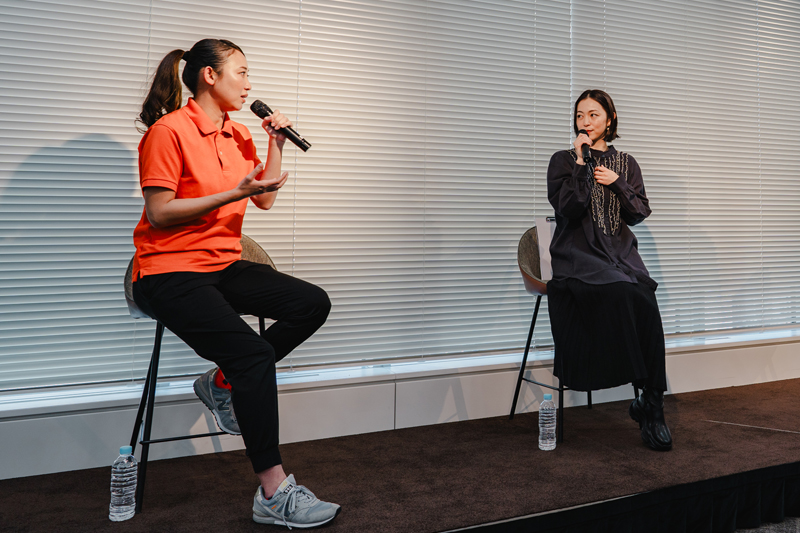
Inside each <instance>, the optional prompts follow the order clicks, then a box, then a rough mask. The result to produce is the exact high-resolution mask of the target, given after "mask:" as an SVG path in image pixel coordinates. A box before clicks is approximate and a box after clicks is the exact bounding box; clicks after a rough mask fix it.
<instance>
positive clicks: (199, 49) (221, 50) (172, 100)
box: [136, 39, 244, 133]
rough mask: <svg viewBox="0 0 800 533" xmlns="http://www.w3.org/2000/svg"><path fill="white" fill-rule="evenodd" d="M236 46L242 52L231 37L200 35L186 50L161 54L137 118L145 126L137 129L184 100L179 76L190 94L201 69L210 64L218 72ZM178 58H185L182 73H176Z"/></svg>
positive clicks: (170, 110) (179, 105) (194, 90)
mask: <svg viewBox="0 0 800 533" xmlns="http://www.w3.org/2000/svg"><path fill="white" fill-rule="evenodd" d="M237 50H238V51H239V52H242V49H241V48H239V47H238V46H236V45H235V44H233V43H232V42H230V41H225V40H222V39H203V40H202V41H198V42H196V43H195V45H194V46H192V49H191V50H189V51H187V52H184V51H183V50H173V51H172V52H170V53H168V54H167V55H166V56H164V59H162V60H161V63H159V64H158V68H157V69H156V73H155V75H154V76H153V84H152V85H151V86H150V92H149V93H148V94H147V97H146V98H145V99H144V103H143V104H142V112H141V113H140V114H139V116H138V117H137V119H136V121H137V122H138V123H140V124H141V125H142V126H144V127H137V128H138V129H139V131H140V132H141V133H144V132H145V131H147V128H149V127H150V126H152V125H153V124H155V123H156V121H157V120H158V119H160V118H161V117H163V116H164V115H166V114H168V113H172V112H173V111H176V110H178V109H180V107H181V104H182V102H183V95H182V90H181V89H182V87H181V79H183V83H184V84H185V85H186V87H188V88H189V90H190V91H191V92H192V94H195V95H196V94H197V84H198V82H199V79H200V71H201V70H203V69H204V68H205V67H211V68H212V69H214V72H221V71H222V66H223V65H224V64H225V62H226V61H227V60H228V57H229V56H230V55H231V54H232V53H234V52H235V51H237ZM242 54H244V52H242ZM181 59H184V60H185V61H186V66H184V67H183V75H182V76H180V77H179V76H178V71H179V67H180V62H181Z"/></svg>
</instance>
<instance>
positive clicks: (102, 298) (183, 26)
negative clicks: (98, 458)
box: [0, 0, 800, 390]
mask: <svg viewBox="0 0 800 533" xmlns="http://www.w3.org/2000/svg"><path fill="white" fill-rule="evenodd" d="M0 13H2V17H0V28H2V29H3V33H2V35H1V36H0V62H2V69H3V72H4V77H3V79H2V80H0V95H2V96H3V98H2V99H1V100H0V106H1V107H0V109H2V111H3V113H4V116H5V117H6V120H5V121H4V122H3V124H2V125H0V135H2V137H3V142H2V143H0V154H2V155H0V204H2V208H0V234H2V238H1V239H0V296H2V302H3V305H2V308H0V390H8V389H19V388H27V387H44V386H60V385H71V384H79V383H93V382H102V381H117V380H127V379H140V378H142V377H143V375H144V373H145V371H146V365H147V362H148V360H149V354H150V349H151V346H152V322H149V321H138V322H134V321H133V320H132V319H131V318H130V317H129V316H128V314H127V310H126V308H125V305H124V299H123V297H122V275H123V273H124V271H125V266H126V265H127V262H128V261H129V260H130V257H131V255H132V252H133V248H132V241H131V233H132V230H133V227H134V226H135V224H136V221H137V220H138V218H139V216H141V209H142V200H141V197H140V195H139V193H138V176H137V169H136V158H137V153H136V146H137V144H138V141H139V138H140V135H139V134H138V133H137V132H136V130H135V129H134V127H133V119H134V117H135V116H136V114H137V113H138V110H139V106H140V104H141V101H142V99H143V97H144V92H145V90H146V88H147V86H148V82H149V76H150V75H151V73H152V71H153V69H154V68H155V66H156V64H157V62H158V61H159V60H160V59H161V58H162V57H163V56H164V54H166V53H167V52H168V51H169V50H171V49H173V48H181V49H186V48H188V47H189V46H190V45H191V44H192V43H194V42H195V41H196V40H198V39H200V38H203V37H219V38H226V39H230V40H232V41H234V42H235V43H237V44H238V45H239V46H241V47H242V48H243V49H244V51H245V53H246V54H247V58H248V62H249V64H250V68H251V82H252V84H253V91H252V92H251V96H252V98H253V99H255V98H260V99H262V100H264V101H265V102H267V103H269V105H270V106H272V107H273V108H278V109H281V110H282V111H283V112H284V113H286V114H287V115H288V116H290V117H291V118H293V120H294V121H295V124H296V126H297V129H298V130H299V131H301V132H302V133H303V135H304V136H306V137H307V138H308V139H309V140H310V141H311V142H312V144H313V148H312V149H311V150H310V151H309V152H307V153H302V152H299V151H297V150H296V149H295V148H294V147H293V145H291V144H290V143H287V145H286V148H285V151H284V164H283V167H284V169H285V170H288V171H290V179H289V182H288V183H287V185H286V186H285V187H284V189H283V190H282V191H281V193H280V195H279V199H278V201H277V203H276V205H275V207H273V208H272V209H271V210H269V211H267V212H262V211H260V210H258V209H255V208H253V207H252V206H251V207H249V208H248V213H247V215H246V217H245V232H246V233H247V234H249V235H250V236H251V237H253V238H255V239H256V240H257V241H258V242H259V243H260V244H261V245H262V246H263V247H264V248H265V249H266V250H267V251H268V253H269V254H270V255H271V256H272V257H273V259H274V260H275V262H276V264H277V266H278V268H279V269H280V270H282V271H284V272H287V273H290V274H293V275H295V276H298V277H301V278H303V279H306V280H308V281H311V282H313V283H317V284H319V285H321V286H322V287H324V288H325V289H326V290H327V291H328V293H329V294H330V295H331V299H332V301H333V304H334V307H333V312H332V314H331V316H330V318H329V320H328V323H327V324H326V325H325V326H324V327H323V328H322V329H321V330H320V331H319V332H318V333H317V334H316V335H315V336H314V337H312V338H311V339H310V340H309V341H308V342H307V343H305V344H304V345H303V346H301V347H300V348H299V349H298V350H296V351H295V352H294V353H293V354H292V356H290V357H289V358H287V360H285V361H284V363H283V364H284V365H289V366H303V365H310V364H328V363H348V362H350V363H353V362H359V361H362V362H378V361H382V360H390V359H394V358H398V357H403V358H408V357H429V356H437V355H445V354H456V353H471V352H476V353H484V352H491V351H509V350H516V349H520V348H521V347H522V345H523V344H524V341H525V336H526V333H527V328H528V324H529V321H530V314H531V312H532V308H533V299H532V298H530V297H529V296H528V295H527V294H525V293H524V290H523V289H522V284H521V281H520V278H519V273H518V271H517V267H516V244H517V240H518V239H519V236H520V235H522V233H523V232H524V231H525V230H526V229H527V228H528V227H529V226H531V225H532V222H533V218H534V216H543V215H548V214H550V213H552V208H551V207H550V205H549V203H548V201H547V194H546V171H547V165H548V162H549V159H550V156H551V155H552V154H553V153H554V152H555V151H557V150H560V149H566V148H569V147H570V142H571V138H572V124H571V120H572V119H571V114H572V104H573V102H574V98H575V97H577V95H578V94H580V92H581V91H583V90H584V89H586V88H590V87H599V88H603V89H606V90H608V91H609V92H610V93H611V95H612V96H613V97H614V99H615V102H616V103H617V106H618V110H619V113H620V133H621V134H622V138H621V139H619V140H618V141H617V142H616V143H615V145H616V146H617V147H618V148H619V149H622V150H625V151H629V152H630V153H631V154H632V155H633V156H634V157H635V158H636V159H637V160H638V161H639V163H640V165H641V166H642V168H643V171H644V177H645V184H646V187H647V192H648V196H649V197H650V200H651V205H652V207H653V216H652V217H651V218H650V219H648V220H647V221H646V222H645V223H644V224H642V225H640V226H637V227H636V228H635V232H636V234H637V236H638V237H639V240H640V250H641V252H642V255H643V257H644V260H645V262H646V264H647V266H648V268H649V269H650V270H651V273H652V275H653V277H654V278H655V279H656V280H657V281H658V282H659V283H660V288H659V291H658V293H657V294H658V298H659V303H660V305H661V311H662V316H663V318H664V325H665V330H666V331H667V333H673V334H674V333H692V332H702V331H712V330H720V329H731V328H745V327H769V326H780V325H785V324H793V323H795V322H796V320H797V305H798V303H797V302H798V291H800V279H798V278H799V277H800V273H799V272H798V269H797V268H796V267H795V265H796V264H797V259H798V256H800V244H798V241H799V240H798V238H797V237H798V234H800V222H798V221H797V220H796V219H797V217H796V216H794V213H796V212H797V210H798V207H800V205H799V204H800V184H798V180H797V179H796V177H797V175H798V171H799V170H800V168H798V167H799V166H800V165H798V164H797V163H796V161H797V160H798V158H797V157H794V155H795V154H793V151H794V152H796V149H794V148H790V147H789V145H787V143H786V141H785V139H786V131H787V130H788V129H789V128H787V122H788V121H787V120H786V117H790V116H794V112H795V111H796V110H795V107H797V106H798V105H800V104H799V103H798V99H797V89H796V87H797V86H798V84H797V81H798V80H797V79H796V78H797V76H798V74H797V72H800V70H798V68H797V67H798V66H800V65H798V61H800V60H798V57H800V56H798V51H800V50H798V48H799V47H800V35H798V33H799V32H798V29H797V28H799V27H800V26H798V22H800V20H798V19H800V8H798V7H797V6H796V5H795V4H794V3H792V2H785V1H774V2H765V1H761V0H759V1H756V0H747V1H744V0H742V1H737V2H730V3H726V4H725V5H722V4H719V3H717V2H710V1H709V2H689V1H688V0H687V1H678V2H671V3H668V4H653V3H644V4H643V3H640V2H633V1H620V0H607V1H589V0H573V1H571V2H566V1H558V0H537V1H526V2H522V1H514V0H504V1H499V2H498V1H492V2H490V1H468V2H456V1H454V0H453V1H444V0H415V1H399V0H392V1H390V0H387V1H377V0H364V1H334V0H302V1H301V0H298V1H296V2H266V3H264V2H255V1H241V2H236V3H232V2H212V1H211V0H202V1H197V2H188V1H175V0H171V1H166V0H153V1H152V2H151V3H150V4H148V5H145V6H143V5H140V4H137V3H135V2H122V1H120V2H110V1H106V2H101V1H90V0H71V1H69V2H58V3H55V2H44V1H25V2H22V1H11V2H6V3H4V4H3V5H2V6H0ZM233 118H234V120H237V121H239V122H242V123H244V124H245V125H247V126H248V128H249V129H250V130H251V132H253V135H254V137H255V140H256V144H257V145H258V146H266V142H267V137H266V134H265V133H264V132H263V130H261V129H260V126H259V123H260V121H259V120H258V119H257V118H256V117H255V116H254V115H252V114H251V113H250V112H249V111H246V110H244V111H242V112H240V113H236V114H235V115H234V116H233ZM539 324H540V325H539V326H538V327H537V332H536V337H535V342H536V345H537V346H547V345H548V344H550V343H552V339H551V337H550V334H549V328H548V321H547V313H546V308H544V309H542V311H541V312H540V322H539ZM208 366H209V363H208V362H206V361H203V360H202V359H200V358H199V357H197V356H196V355H194V353H193V352H192V351H191V350H189V349H188V348H187V347H185V346H184V345H183V343H182V342H180V341H179V340H177V339H175V338H174V337H173V336H171V335H168V336H167V338H166V339H165V345H164V363H163V365H162V374H163V375H165V376H166V375H172V376H177V375H189V374H195V373H199V372H202V371H204V370H205V369H206V368H208Z"/></svg>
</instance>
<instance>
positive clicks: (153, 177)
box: [139, 124, 183, 191]
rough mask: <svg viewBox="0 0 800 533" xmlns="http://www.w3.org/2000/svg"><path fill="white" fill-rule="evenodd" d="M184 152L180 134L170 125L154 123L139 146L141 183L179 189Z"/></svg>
mask: <svg viewBox="0 0 800 533" xmlns="http://www.w3.org/2000/svg"><path fill="white" fill-rule="evenodd" d="M182 173H183V153H182V152H181V148H180V143H179V142H178V136H177V135H176V133H175V132H174V131H172V129H170V128H169V127H168V126H163V125H161V124H154V125H153V126H152V127H151V128H150V129H149V130H147V133H146V134H145V136H144V138H143V139H142V142H141V144H140V147H139V183H140V184H141V186H142V188H145V187H164V188H166V189H170V190H173V191H177V190H178V181H179V180H180V177H181V175H182Z"/></svg>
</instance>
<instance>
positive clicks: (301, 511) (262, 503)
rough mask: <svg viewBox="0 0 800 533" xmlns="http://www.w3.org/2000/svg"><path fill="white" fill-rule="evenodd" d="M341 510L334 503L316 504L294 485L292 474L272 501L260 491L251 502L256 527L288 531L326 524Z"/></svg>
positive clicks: (305, 490) (319, 502)
mask: <svg viewBox="0 0 800 533" xmlns="http://www.w3.org/2000/svg"><path fill="white" fill-rule="evenodd" d="M341 510H342V508H341V507H339V506H338V505H336V504H335V503H328V502H323V501H320V500H319V499H318V498H317V497H316V496H314V493H313V492H311V491H310V490H308V489H307V488H305V487H304V486H302V485H297V483H295V481H294V475H293V474H290V475H289V477H287V478H286V479H284V480H283V483H281V485H280V487H278V490H277V491H276V492H275V495H274V496H273V497H272V498H270V499H267V498H265V497H264V489H263V488H261V487H258V491H256V496H255V498H253V520H255V521H256V522H258V523H259V524H276V525H284V526H286V527H288V528H289V529H292V528H293V527H296V528H300V529H306V528H310V527H317V526H321V525H322V524H327V523H328V522H330V521H331V520H333V519H334V518H336V515H338V514H339V511H341Z"/></svg>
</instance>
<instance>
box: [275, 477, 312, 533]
mask: <svg viewBox="0 0 800 533" xmlns="http://www.w3.org/2000/svg"><path fill="white" fill-rule="evenodd" d="M298 498H300V499H301V500H306V501H309V502H313V501H314V500H315V499H316V498H317V497H316V496H314V493H313V492H311V491H310V490H308V489H307V488H305V487H304V486H303V485H295V486H294V487H293V488H292V490H290V491H289V492H288V494H286V503H285V504H284V506H283V513H281V519H282V520H283V525H285V526H286V527H288V528H289V529H292V526H290V525H289V522H287V521H286V516H287V515H289V514H292V513H293V512H294V511H295V509H297V499H298Z"/></svg>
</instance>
